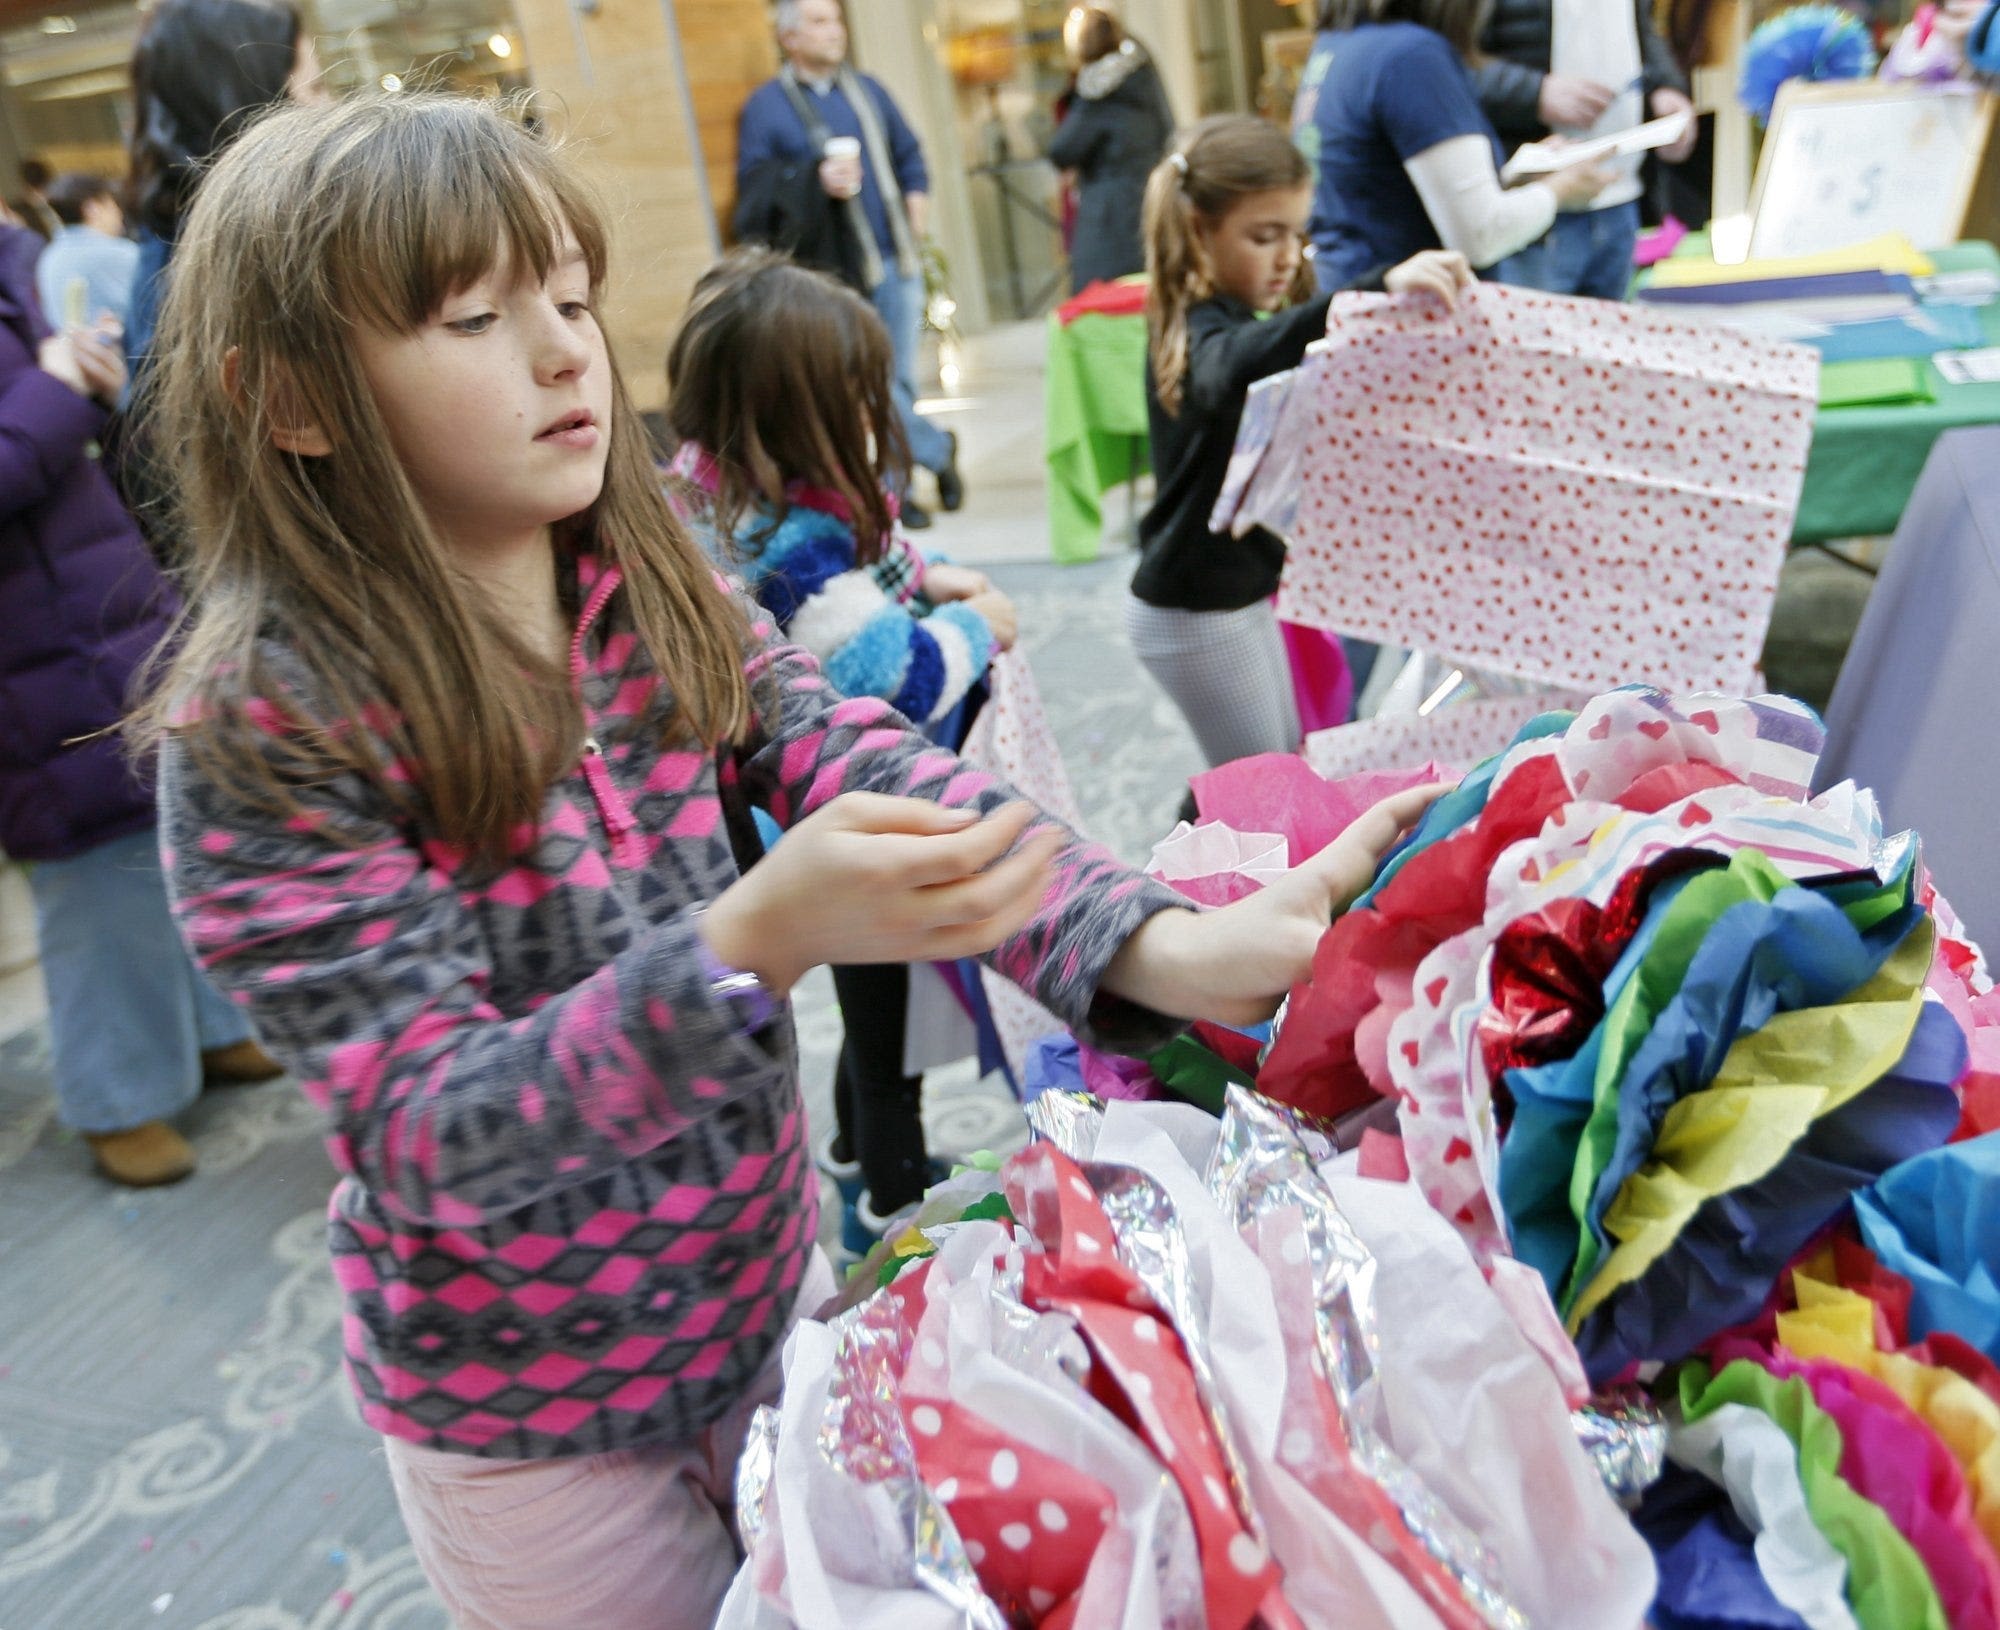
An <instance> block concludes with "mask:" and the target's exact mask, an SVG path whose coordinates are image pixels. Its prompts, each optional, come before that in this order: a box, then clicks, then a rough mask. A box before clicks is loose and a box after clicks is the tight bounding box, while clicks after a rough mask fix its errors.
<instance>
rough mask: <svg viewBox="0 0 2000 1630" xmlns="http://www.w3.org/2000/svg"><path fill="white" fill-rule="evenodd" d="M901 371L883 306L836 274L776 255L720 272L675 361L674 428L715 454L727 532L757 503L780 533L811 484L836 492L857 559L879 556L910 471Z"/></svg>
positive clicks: (671, 364) (748, 256) (739, 255)
mask: <svg viewBox="0 0 2000 1630" xmlns="http://www.w3.org/2000/svg"><path fill="white" fill-rule="evenodd" d="M894 367H895V355H894V352H893V351H892V350H891V348H890V343H889V331H888V330H887V329H886V328H884V327H883V326H882V319H881V318H880V317H878V316H877V315H876V314H875V308H874V307H873V306H871V305H869V303H868V302H867V301H866V300H864V299H862V298H861V296H860V295H858V294H856V293H855V292H854V291H853V290H852V289H850V288H847V287H845V286H844V285H842V284H840V283H836V282H835V281H834V280H833V279H832V278H830V277H827V276H825V275H823V274H822V273H819V272H814V271H808V270H807V269H806V268H805V267H803V266H796V265H794V264H793V263H792V262H791V261H789V260H787V259H786V258H785V257H784V256H783V255H779V254H774V253H773V252H772V251H770V250H768V249H738V250H736V251H735V252H734V253H732V254H730V255H728V256H726V257H725V258H724V259H722V260H720V261H718V262H717V263H716V264H715V265H714V266H712V267H710V268H709V269H708V271H707V272H705V273H704V274H703V275H702V278H701V281H700V282H698V283H697V284H695V286H694V297H693V299H692V301H691V302H690V303H689V306H688V311H687V316H686V317H685V318H684V319H683V321H682V323H681V327H680V332H679V333H678V334H676V335H675V336H674V343H673V347H672V349H671V350H670V351H669V352H668V353H667V386H668V396H667V423H668V425H669V426H670V427H671V428H672V430H673V432H674V434H675V435H676V436H678V437H680V438H681V439H682V440H684V441H694V442H699V443H700V444H701V445H702V446H703V447H704V448H705V449H707V451H708V453H709V454H710V456H711V457H713V458H714V460H715V464H716V474H717V476H718V485H717V489H716V492H715V496H714V509H713V516H714V522H715V529H716V531H717V532H718V533H719V534H720V535H721V537H722V538H723V539H724V540H727V539H729V538H730V537H732V536H733V535H734V534H735V532H736V529H737V527H738V526H739V525H741V524H742V522H743V519H744V517H745V515H747V514H749V513H750V512H751V511H752V510H757V509H762V510H765V511H768V512H769V514H770V516H771V520H770V522H769V526H768V527H766V528H764V530H766V531H768V530H771V529H775V527H776V526H777V524H778V523H779V522H780V521H782V520H783V519H784V518H785V516H786V514H787V513H788V512H789V511H790V509H791V499H790V497H789V496H788V494H787V490H786V489H787V488H788V487H789V486H790V485H791V484H792V483H794V482H803V483H804V484H806V485H808V486H814V487H821V488H824V489H827V490H828V491H831V492H835V493H838V494H839V495H840V497H841V498H842V499H843V500H844V501H845V503H846V504H847V509H848V514H849V516H850V517H851V519H852V521H853V525H854V543H855V551H856V553H857V554H858V555H859V557H860V559H861V563H862V564H863V565H864V566H865V565H870V564H872V563H873V562H874V561H876V560H877V559H879V558H880V557H881V553H882V546H883V544H884V543H885V542H886V541H887V539H888V536H889V529H890V526H891V524H892V523H891V519H890V514H889V500H888V497H887V495H886V491H885V489H886V488H887V487H889V486H891V485H898V484H900V478H901V477H902V476H903V475H904V474H905V473H907V471H908V469H909V454H908V452H907V451H906V450H905V444H904V440H903V429H902V420H901V418H900V417H899V416H898V414H897V412H896V401H895V397H894V396H893V394H892V388H893V387H892V386H891V383H890V381H891V379H892V377H893V374H894ZM750 541H752V542H753V543H754V541H755V540H754V539H753V540H750Z"/></svg>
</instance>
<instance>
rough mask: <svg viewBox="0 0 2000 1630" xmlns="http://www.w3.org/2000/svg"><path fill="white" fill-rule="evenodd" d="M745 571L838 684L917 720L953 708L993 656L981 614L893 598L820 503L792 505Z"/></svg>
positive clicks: (787, 631)
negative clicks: (861, 562) (812, 507)
mask: <svg viewBox="0 0 2000 1630" xmlns="http://www.w3.org/2000/svg"><path fill="white" fill-rule="evenodd" d="M885 558H886V557H885ZM744 575H745V579H746V581H747V582H748V583H749V585H750V588H751V591H752V592H753V593H754V594H755V595H756V597H757V601H758V603H759V604H760V605H761V606H763V607H764V609H765V610H766V611H767V612H769V613H770V614H771V616H772V617H773V618H774V619H775V620H776V622H777V625H778V627H779V629H780V630H781V631H782V632H783V633H784V635H785V636H786V637H787V638H788V639H790V640H791V641H792V642H793V643H794V644H796V645H799V646H802V647H803V648H804V649H805V650H807V651H809V652H810V653H811V654H812V655H813V656H814V657H816V658H817V659H818V660H819V662H820V664H821V666H822V667H824V669H825V670H826V677H827V680H828V682H829V683H831V684H832V686H833V687H834V689H836V690H838V691H839V692H841V693H842V694H843V695H846V696H878V697H880V698H881V699H882V700H883V701H885V702H888V703H889V704H890V705H891V706H893V707H894V708H895V709H896V710H897V711H898V712H899V713H901V714H902V715H903V716H904V717H905V718H910V719H914V720H916V721H917V722H918V723H919V724H928V723H930V722H931V721H932V720H934V719H941V718H943V717H944V716H945V715H946V714H948V713H949V712H951V710H952V709H953V708H954V707H956V706H957V705H958V704H959V702H960V701H962V700H963V699H964V697H965V693H966V692H967V691H968V690H970V689H971V688H972V687H973V685H975V684H976V683H977V682H978V681H979V680H980V679H981V678H982V677H984V675H985V673H986V665H987V664H988V663H989V662H990V661H992V658H993V631H992V629H991V628H990V627H989V626H988V625H987V622H986V619H985V618H984V617H982V616H980V615H979V613H978V612H976V611H973V610H972V609H971V608H970V607H967V606H964V605H957V604H953V605H942V606H938V607H936V608H935V609H931V610H929V611H928V612H926V611H925V609H924V607H923V606H922V605H919V604H916V603H914V602H906V601H903V600H900V599H898V598H897V597H896V596H895V595H894V594H892V593H890V592H888V591H887V590H886V589H885V586H884V581H883V579H884V575H885V574H884V572H883V571H882V570H881V569H880V568H879V566H878V567H874V568H867V567H860V566H858V565H857V563H856V558H855V549H854V534H853V532H852V530H851V529H850V528H849V527H848V526H847V525H846V524H845V523H844V522H842V521H840V520H837V519H836V518H835V517H833V516H831V515H827V514H824V513H822V512H820V511H818V510H810V509H804V508H795V509H793V510H792V511H791V512H790V513H789V514H788V515H787V516H786V517H785V519H784V521H783V522H782V523H781V524H780V525H779V526H778V527H777V528H776V529H775V530H774V531H773V532H772V533H771V535H770V536H769V538H768V539H766V540H765V541H764V542H763V543H762V544H761V546H760V547H759V549H758V550H757V552H756V554H755V555H754V556H753V557H752V558H751V559H750V560H749V561H748V562H746V564H745V568H744Z"/></svg>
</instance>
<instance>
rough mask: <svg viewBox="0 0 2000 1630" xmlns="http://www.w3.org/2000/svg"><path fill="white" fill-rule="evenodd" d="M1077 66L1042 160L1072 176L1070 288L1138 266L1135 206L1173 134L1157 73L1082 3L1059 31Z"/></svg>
mask: <svg viewBox="0 0 2000 1630" xmlns="http://www.w3.org/2000/svg"><path fill="white" fill-rule="evenodd" d="M1064 40H1065V44H1066V45H1068V46H1069V48H1070V56H1071V60H1072V61H1073V62H1075V63H1076V64H1077V67H1076V82H1075V88H1074V90H1073V92H1072V94H1071V95H1070V97H1069V98H1068V104H1067V109H1066V111H1065V112H1064V114H1063V119H1062V123H1061V124H1060V125H1058V126H1057V127H1056V134H1055V140H1054V141H1052V142H1051V143H1050V144H1049V162H1050V163H1051V164H1053V165H1054V166H1055V167H1056V168H1057V169H1058V170H1065V171H1069V172H1072V173H1073V174H1074V175H1075V177H1076V190H1077V206H1076V232H1075V236H1074V237H1073V239H1072V240H1071V243H1070V251H1069V266H1070V287H1071V291H1072V292H1075V291H1076V290H1080V289H1083V288H1085V287H1087V286H1088V285H1090V284H1092V283H1098V282H1107V283H1108V282H1110V281H1112V280H1113V279H1114V278H1120V277H1128V276H1130V275H1131V274H1132V273H1133V272H1138V271H1143V270H1144V269H1145V265H1146V250H1145V244H1144V242H1143V240H1142V238H1141V236H1140V230H1139V217H1140V206H1141V204H1142V202H1143V201H1144V199H1145V195H1146V177H1147V176H1148V175H1150V174H1151V173H1152V169H1153V166H1154V165H1155V164H1157V163H1159V161H1160V155H1161V154H1163V153H1165V152H1166V150H1167V144H1168V143H1169V142H1171V141H1172V140H1173V136H1174V115H1173V109H1172V108H1171V107H1170V106H1169V105H1168V102H1167V92H1166V87H1165V86H1164V85H1163V84H1162V83H1161V82H1160V74H1159V70H1158V69H1157V68H1155V67H1154V66H1153V63H1152V59H1151V58H1150V57H1148V56H1147V55H1146V52H1145V50H1144V48H1143V47H1141V46H1140V45H1139V44H1138V43H1137V42H1136V41H1134V40H1130V39H1127V38H1125V37H1124V34H1123V32H1122V31H1121V30H1120V29H1119V27H1118V23H1117V21H1116V19H1114V18H1113V17H1111V16H1110V14H1109V13H1107V12H1102V11H1098V10H1096V9H1095V8H1094V7H1085V8H1083V9H1080V10H1078V11H1074V12H1072V13H1071V14H1070V21H1069V25H1068V27H1067V28H1066V29H1065V30H1064Z"/></svg>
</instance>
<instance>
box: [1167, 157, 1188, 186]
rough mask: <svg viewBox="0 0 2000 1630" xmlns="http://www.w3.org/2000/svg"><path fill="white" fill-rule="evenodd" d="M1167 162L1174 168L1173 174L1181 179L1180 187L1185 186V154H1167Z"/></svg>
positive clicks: (1186, 167)
mask: <svg viewBox="0 0 2000 1630" xmlns="http://www.w3.org/2000/svg"><path fill="white" fill-rule="evenodd" d="M1167 162H1168V163H1169V164H1171V165H1172V166H1173V167H1174V174H1175V175H1177V176H1179V177H1180V178H1181V185H1182V186H1186V185H1187V178H1188V162H1187V154H1185V153H1169V154H1168V155H1167Z"/></svg>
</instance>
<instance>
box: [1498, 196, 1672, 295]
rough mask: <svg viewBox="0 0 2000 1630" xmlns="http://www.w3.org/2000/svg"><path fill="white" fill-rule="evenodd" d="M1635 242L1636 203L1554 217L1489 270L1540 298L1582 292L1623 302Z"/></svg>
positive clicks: (1627, 287)
mask: <svg viewBox="0 0 2000 1630" xmlns="http://www.w3.org/2000/svg"><path fill="white" fill-rule="evenodd" d="M1638 241H1639V203H1638V200H1637V199H1634V200H1633V201H1632V202H1631V203H1629V204H1613V205H1612V206H1611V207H1610V208H1609V209H1592V210H1585V211H1582V212H1580V213H1578V214H1574V215H1568V214H1565V215H1558V216H1557V217H1556V224H1555V225H1554V226H1552V227H1550V228H1549V235H1548V236H1547V237H1546V238H1544V239H1542V241H1541V242H1540V243H1537V244H1531V245H1530V246H1529V247H1528V248H1526V249H1523V250H1522V251H1521V252H1520V253H1519V254H1517V255H1509V256H1508V257H1507V258H1506V259H1505V260H1503V261H1501V262H1500V264H1499V265H1498V266H1496V267H1494V268H1493V275H1494V276H1495V277H1496V278H1497V279H1499V281H1500V282H1502V283H1512V284H1513V285H1514V286H1515V287H1516V288H1522V289H1540V290H1542V291H1543V293H1545V294H1585V295H1589V296H1590V297H1591V298H1592V299H1596V300H1623V299H1624V298H1625V296H1626V295H1627V294H1628V293H1630V292H1631V288H1632V250H1633V248H1634V246H1635V245H1637V243H1638Z"/></svg>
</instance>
